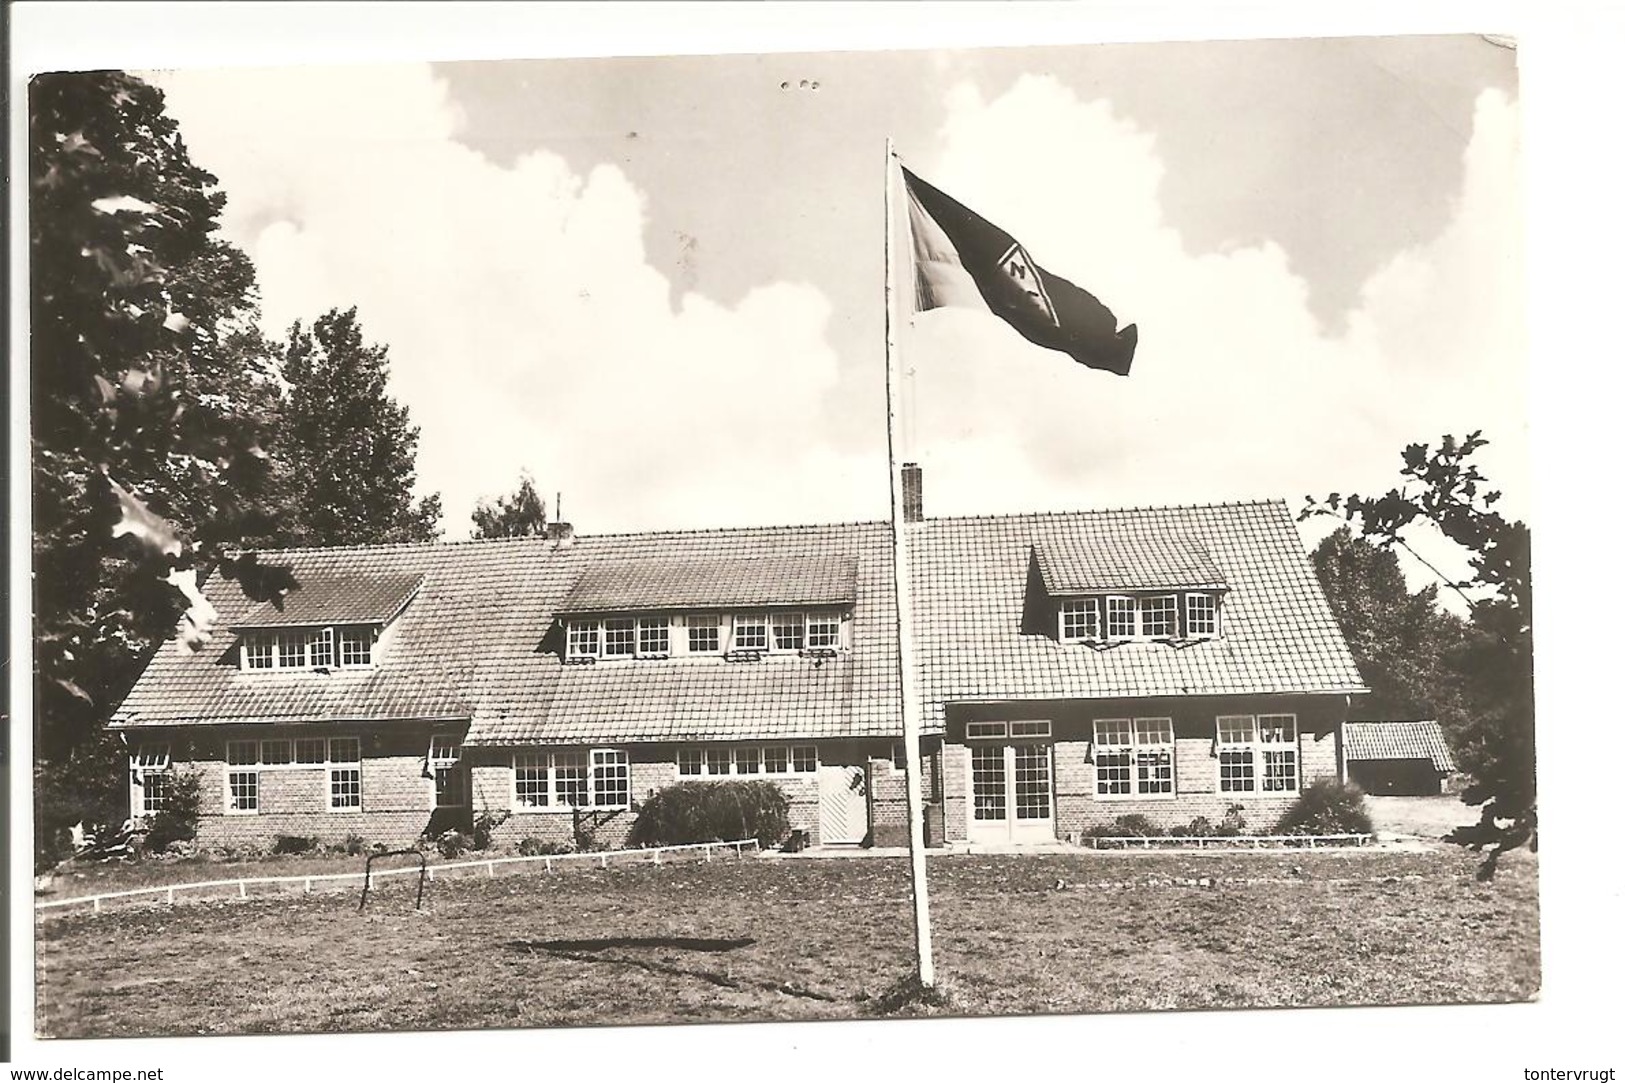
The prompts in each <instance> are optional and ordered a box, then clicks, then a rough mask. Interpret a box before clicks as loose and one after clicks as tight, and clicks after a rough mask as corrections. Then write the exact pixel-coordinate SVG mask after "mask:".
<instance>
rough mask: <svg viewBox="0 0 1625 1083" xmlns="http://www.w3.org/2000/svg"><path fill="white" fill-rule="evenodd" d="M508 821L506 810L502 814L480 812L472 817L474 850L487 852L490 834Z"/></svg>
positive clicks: (489, 844) (489, 846)
mask: <svg viewBox="0 0 1625 1083" xmlns="http://www.w3.org/2000/svg"><path fill="white" fill-rule="evenodd" d="M507 820H508V813H507V811H506V810H504V811H502V812H496V813H493V812H489V811H486V812H482V813H480V814H479V815H478V816H476V817H474V849H476V850H488V849H490V848H491V834H492V833H493V832H494V831H496V829H497V828H499V827H501V826H502V825H503V824H504V823H506V822H507Z"/></svg>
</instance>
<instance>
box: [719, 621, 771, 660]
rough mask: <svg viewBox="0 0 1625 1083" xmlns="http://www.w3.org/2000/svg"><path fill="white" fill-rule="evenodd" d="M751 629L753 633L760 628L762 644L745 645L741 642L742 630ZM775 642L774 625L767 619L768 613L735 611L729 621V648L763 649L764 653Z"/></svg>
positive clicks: (744, 649)
mask: <svg viewBox="0 0 1625 1083" xmlns="http://www.w3.org/2000/svg"><path fill="white" fill-rule="evenodd" d="M747 629H748V630H749V631H751V632H752V633H754V632H756V631H758V630H760V632H761V637H762V642H761V645H760V646H750V647H747V646H744V645H742V644H741V643H740V642H739V634H740V632H741V631H744V630H747ZM772 644H773V626H772V622H771V621H769V620H768V619H767V614H766V613H735V614H734V615H733V619H732V620H730V621H729V628H728V649H729V650H731V651H761V652H763V653H764V654H765V653H766V652H767V651H768V650H769V649H770V648H771V647H772Z"/></svg>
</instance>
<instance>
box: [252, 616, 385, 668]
mask: <svg viewBox="0 0 1625 1083" xmlns="http://www.w3.org/2000/svg"><path fill="white" fill-rule="evenodd" d="M378 634H379V629H378V627H377V626H376V625H347V626H342V627H338V628H309V629H283V630H280V631H276V632H264V631H252V632H244V633H243V637H242V667H243V668H244V669H252V670H266V669H293V670H314V669H321V670H328V669H338V668H345V669H363V668H366V667H368V666H370V665H372V662H373V646H374V644H375V643H376V642H377V640H378Z"/></svg>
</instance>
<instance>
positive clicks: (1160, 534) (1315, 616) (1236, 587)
mask: <svg viewBox="0 0 1625 1083" xmlns="http://www.w3.org/2000/svg"><path fill="white" fill-rule="evenodd" d="M916 530H917V533H916V534H915V539H916V540H915V541H914V542H913V543H911V546H910V549H911V552H912V553H913V554H914V557H913V559H912V562H911V564H910V572H911V574H912V579H913V593H914V604H915V609H914V628H915V642H916V645H917V650H918V657H920V658H922V659H924V660H925V661H924V665H923V667H922V670H921V674H920V682H921V688H922V695H921V699H922V701H923V709H924V711H925V712H926V717H925V719H924V721H925V724H926V726H927V727H928V728H930V729H940V728H941V727H942V726H943V725H944V722H945V718H946V710H947V705H948V704H952V703H989V702H1019V701H1041V700H1069V699H1119V698H1124V699H1126V698H1138V697H1146V696H1157V697H1163V696H1168V697H1172V696H1224V695H1287V694H1327V693H1331V694H1336V693H1358V692H1363V691H1365V690H1366V689H1365V685H1364V682H1362V681H1361V679H1360V673H1359V670H1358V669H1357V668H1356V667H1355V664H1354V659H1353V657H1352V656H1351V655H1350V654H1349V650H1348V646H1347V644H1345V643H1344V641H1343V635H1342V632H1341V631H1339V630H1338V627H1337V621H1336V620H1335V619H1334V618H1333V616H1332V611H1331V607H1330V606H1328V605H1327V604H1326V597H1325V595H1324V594H1323V593H1322V591H1321V589H1320V583H1319V581H1318V580H1316V579H1315V573H1314V568H1313V567H1312V566H1311V564H1310V563H1309V555H1308V553H1307V552H1306V551H1305V549H1304V545H1303V540H1302V539H1301V538H1300V537H1299V535H1298V530H1297V526H1296V525H1295V524H1294V522H1293V519H1292V513H1291V512H1290V511H1289V510H1288V509H1287V506H1286V504H1285V502H1283V501H1278V500H1277V501H1270V502H1259V503H1247V504H1210V505H1198V506H1185V507H1163V508H1127V509H1121V510H1111V511H1084V512H1058V513H1049V514H1035V515H1010V516H996V517H982V518H962V519H928V520H926V521H925V522H924V523H923V524H921V525H920V526H919V527H918V528H916ZM1167 539H1174V540H1173V541H1167ZM1086 544H1092V545H1093V547H1094V548H1095V550H1097V551H1104V552H1120V553H1122V554H1123V557H1122V560H1123V562H1124V566H1125V567H1136V565H1135V564H1134V563H1133V561H1132V560H1131V559H1130V558H1133V557H1136V556H1142V555H1144V559H1143V561H1142V562H1141V564H1140V565H1138V567H1140V568H1142V569H1143V570H1141V571H1136V572H1135V573H1134V576H1133V578H1132V579H1131V580H1130V581H1129V582H1130V584H1131V585H1133V586H1135V587H1138V588H1142V589H1144V588H1145V586H1146V584H1148V583H1151V582H1152V581H1153V580H1155V579H1157V578H1161V577H1160V576H1156V575H1153V574H1152V573H1153V572H1156V571H1159V570H1161V571H1163V572H1165V573H1166V572H1168V571H1169V570H1170V569H1172V571H1174V572H1181V573H1182V574H1179V575H1177V576H1173V578H1174V579H1175V580H1176V581H1177V580H1179V579H1185V580H1196V581H1200V580H1204V579H1206V580H1208V581H1209V582H1212V583H1223V584H1224V585H1225V588H1226V591H1227V593H1226V595H1225V602H1224V609H1223V614H1222V633H1223V634H1222V635H1220V636H1219V637H1217V638H1215V639H1205V640H1200V641H1198V642H1195V643H1184V644H1173V643H1157V642H1135V643H1123V644H1118V645H1114V646H1111V647H1110V648H1095V647H1091V646H1087V645H1084V644H1067V643H1061V642H1059V641H1058V640H1057V638H1056V636H1055V632H1054V630H1053V629H1044V630H1035V629H1031V628H1028V629H1026V630H1024V628H1023V614H1024V612H1025V607H1026V602H1027V593H1028V570H1029V567H1030V566H1031V565H1032V564H1033V563H1034V558H1033V554H1034V553H1035V552H1046V553H1050V554H1052V555H1054V554H1064V553H1070V552H1075V551H1077V550H1078V549H1079V548H1080V547H1082V546H1084V545H1086ZM1198 553H1199V554H1202V555H1204V557H1205V561H1206V563H1200V562H1197V561H1196V556H1195V554H1198ZM1149 554H1157V555H1156V557H1155V559H1156V560H1157V561H1159V562H1161V565H1160V566H1159V565H1158V564H1154V563H1152V557H1151V556H1150V555H1149ZM1175 558H1178V559H1177V560H1176V559H1175ZM1085 570H1087V569H1084V570H1080V571H1079V572H1077V573H1076V574H1072V573H1069V574H1071V578H1066V579H1063V578H1060V577H1059V576H1060V573H1058V572H1057V573H1056V574H1057V578H1056V580H1055V582H1057V583H1058V584H1061V583H1064V584H1067V585H1071V586H1076V585H1077V584H1080V583H1087V584H1089V585H1090V586H1091V588H1093V589H1101V587H1100V584H1101V583H1104V582H1106V580H1105V579H1104V578H1085V575H1084V571H1085ZM1183 585H1187V586H1194V585H1195V584H1194V583H1186V584H1183ZM1125 589H1126V588H1125Z"/></svg>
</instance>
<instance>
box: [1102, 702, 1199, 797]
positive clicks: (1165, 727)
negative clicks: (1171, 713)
mask: <svg viewBox="0 0 1625 1083" xmlns="http://www.w3.org/2000/svg"><path fill="white" fill-rule="evenodd" d="M1103 726H1110V727H1112V729H1113V731H1115V732H1116V733H1121V734H1122V735H1123V736H1124V737H1126V738H1127V740H1126V741H1121V742H1120V741H1103V740H1101V728H1102V727H1103ZM1153 727H1155V728H1156V729H1157V730H1159V731H1165V732H1166V733H1167V734H1168V739H1167V740H1166V741H1160V740H1151V739H1149V738H1148V736H1147V733H1148V731H1150V730H1151V729H1152V728H1153ZM1090 737H1091V742H1092V743H1091V745H1090V749H1089V759H1090V760H1091V761H1092V763H1093V765H1094V769H1095V785H1094V791H1093V792H1094V796H1095V800H1097V801H1171V800H1173V799H1174V798H1176V797H1178V796H1179V776H1178V763H1179V757H1178V754H1177V747H1178V741H1177V737H1176V734H1175V732H1174V720H1173V719H1172V718H1167V717H1150V718H1097V719H1095V720H1094V726H1093V732H1092V733H1091V734H1090ZM1106 755H1110V756H1113V757H1126V760H1125V761H1124V762H1122V763H1114V764H1112V765H1111V766H1112V767H1114V768H1122V769H1126V770H1127V771H1128V775H1127V778H1126V780H1125V782H1126V784H1127V787H1128V789H1127V790H1126V791H1125V792H1123V793H1102V792H1101V789H1100V784H1101V777H1100V771H1101V767H1102V763H1101V760H1102V758H1103V757H1104V756H1106ZM1157 756H1166V757H1167V767H1168V789H1167V790H1162V789H1153V788H1151V780H1149V779H1148V778H1147V777H1146V776H1147V774H1148V769H1153V770H1154V769H1155V767H1156V766H1157V764H1156V763H1155V762H1154V761H1153V760H1152V757H1157Z"/></svg>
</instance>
